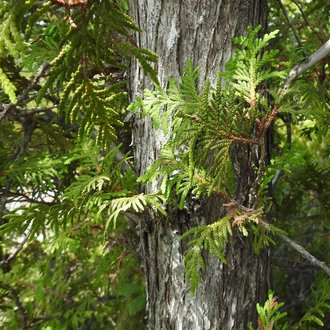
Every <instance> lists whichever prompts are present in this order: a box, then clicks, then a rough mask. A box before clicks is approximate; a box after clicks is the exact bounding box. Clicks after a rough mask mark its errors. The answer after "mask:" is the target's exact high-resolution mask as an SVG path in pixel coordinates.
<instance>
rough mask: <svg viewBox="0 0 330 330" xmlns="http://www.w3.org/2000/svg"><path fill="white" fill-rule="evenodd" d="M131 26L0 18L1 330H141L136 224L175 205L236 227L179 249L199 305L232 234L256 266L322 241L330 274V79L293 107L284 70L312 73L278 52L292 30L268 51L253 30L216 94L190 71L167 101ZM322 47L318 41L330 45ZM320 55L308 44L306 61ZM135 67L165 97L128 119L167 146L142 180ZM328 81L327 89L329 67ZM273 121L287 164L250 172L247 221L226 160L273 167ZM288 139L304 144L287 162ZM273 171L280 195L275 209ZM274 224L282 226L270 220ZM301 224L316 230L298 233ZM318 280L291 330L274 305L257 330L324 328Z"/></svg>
mask: <svg viewBox="0 0 330 330" xmlns="http://www.w3.org/2000/svg"><path fill="white" fill-rule="evenodd" d="M313 6H315V5H313ZM316 7H317V6H316ZM274 8H275V6H274ZM126 10H127V5H126V3H125V1H123V0H103V1H80V2H79V1H78V4H77V5H76V6H65V3H64V2H63V1H38V0H30V1H14V0H9V1H3V2H1V3H0V84H1V90H0V102H1V103H0V125H1V129H0V157H1V160H2V161H1V164H0V173H1V177H0V186H1V202H0V216H1V217H0V225H1V227H0V267H1V280H0V325H1V327H4V328H8V329H17V328H20V327H21V328H24V329H27V328H31V327H32V328H36V329H39V328H40V329H45V328H51V329H93V328H97V329H112V328H115V329H122V328H123V329H124V328H125V329H126V328H130V327H133V326H134V327H135V328H141V329H143V328H144V327H145V324H144V307H145V294H144V288H143V284H142V282H143V281H142V274H141V270H140V265H139V259H138V257H137V255H136V246H137V245H138V244H137V242H136V240H137V235H136V218H137V215H138V216H139V217H138V219H139V225H141V219H144V218H145V217H148V213H149V212H159V213H161V214H162V215H163V216H164V217H165V219H166V217H168V215H167V213H166V210H167V207H168V206H169V205H171V206H173V205H175V206H178V207H179V208H181V209H185V208H189V209H191V207H190V204H193V203H194V202H196V201H198V200H200V199H202V198H207V197H209V196H210V195H211V194H216V195H218V196H220V197H222V198H223V200H224V203H225V204H226V208H227V213H228V214H227V215H226V216H225V217H223V218H221V219H219V220H218V221H217V222H214V223H212V224H208V225H201V226H198V227H195V228H192V229H191V230H190V231H188V232H186V233H184V234H183V236H182V240H188V243H187V245H188V250H187V253H186V255H185V263H186V275H187V279H188V281H190V285H191V289H192V291H194V290H195V289H196V287H197V285H198V283H199V281H200V278H201V274H202V271H203V270H204V267H205V264H204V260H203V253H205V250H206V251H207V252H209V253H211V254H214V255H216V256H218V257H219V259H220V261H221V262H224V263H225V262H226V260H225V256H224V252H225V247H226V243H227V242H228V241H229V240H230V239H231V235H232V234H233V232H234V231H239V232H241V234H242V235H243V236H244V235H253V238H254V240H255V252H256V253H257V252H258V251H259V250H260V249H261V248H262V247H263V246H265V245H266V246H267V245H269V244H270V243H274V242H275V236H276V233H277V232H280V233H283V230H285V231H286V232H287V233H288V234H289V235H290V236H292V235H293V236H294V235H296V236H298V235H299V234H300V233H305V232H306V227H307V230H308V231H313V230H314V229H315V228H316V230H315V231H316V236H317V237H318V238H317V241H316V243H315V244H314V245H313V252H314V253H316V255H319V256H320V259H323V257H324V260H325V261H326V262H329V260H330V259H329V255H327V256H324V255H322V253H320V251H322V250H323V251H327V250H329V249H328V242H327V241H326V240H325V239H324V238H323V236H324V235H327V234H326V233H327V231H328V229H329V228H328V225H327V222H326V221H325V220H324V219H326V218H327V216H328V211H327V210H328V209H329V208H327V206H328V201H329V198H328V195H329V191H330V189H329V187H328V180H326V178H327V176H328V175H329V172H330V162H329V161H328V160H329V148H328V145H329V143H328V142H329V132H328V126H329V119H330V117H329V92H328V91H329V89H327V86H328V84H329V80H328V78H325V79H323V80H321V77H320V78H315V76H313V74H315V71H313V73H312V74H308V73H306V74H305V75H304V77H302V79H299V81H297V82H295V83H294V84H293V85H292V86H290V91H289V92H288V93H287V94H286V95H284V96H283V95H282V94H281V92H280V88H281V85H283V82H284V78H285V76H286V73H287V70H286V69H287V68H290V67H292V66H293V64H294V63H295V62H296V61H298V60H300V59H301V57H300V58H296V57H295V56H293V54H292V53H293V51H294V49H293V50H290V47H287V48H288V53H285V52H284V51H283V50H281V53H279V51H278V50H276V48H275V47H273V45H272V44H273V43H274V39H275V37H276V38H284V37H285V36H284V35H283V31H285V30H284V29H283V28H281V26H279V29H280V33H279V34H278V32H277V31H275V30H274V31H273V32H271V33H269V34H266V35H265V36H264V37H263V38H259V37H258V36H257V35H258V33H259V32H260V28H255V29H252V28H250V29H249V31H248V33H247V36H244V37H239V38H236V39H235V43H236V45H237V47H238V49H237V51H236V53H235V54H234V56H233V58H232V59H231V61H230V62H229V63H228V65H227V70H226V72H225V73H219V76H218V80H217V82H216V84H215V86H213V85H211V83H210V81H205V82H204V84H203V85H204V87H203V89H202V91H199V90H198V89H197V87H196V85H197V84H196V83H197V80H198V79H199V69H198V68H194V67H193V66H192V64H191V63H187V65H186V69H185V72H184V75H183V77H182V78H181V80H180V81H178V82H177V81H175V80H174V79H171V78H170V79H169V84H168V85H169V87H168V88H167V89H166V90H164V89H162V88H160V86H158V84H157V78H156V75H155V72H154V71H153V69H152V62H155V61H156V55H155V54H153V53H152V52H150V51H148V50H145V49H140V48H138V47H137V46H136V44H135V41H134V37H133V35H134V33H135V32H139V29H138V27H137V26H136V25H135V24H134V22H133V21H132V20H131V18H130V17H129V16H127V14H126ZM315 10H319V8H316V9H315ZM275 16H276V17H280V15H278V14H277V15H275ZM323 16H324V15H323ZM279 22H281V21H280V20H279ZM274 24H275V25H276V26H277V25H278V22H276V21H275V23H274ZM326 28H327V27H325V28H324V29H326ZM322 33H324V31H322V29H321V28H320V31H319V33H318V34H320V35H321V38H322ZM308 38H310V32H308V33H306V39H308ZM308 40H309V39H308ZM313 40H314V39H313ZM283 44H284V43H283ZM316 48H317V45H316V44H312V45H311V49H310V51H311V52H312V51H313V50H315V49H316ZM290 51H291V53H290ZM279 56H284V57H286V62H283V61H282V62H280V61H279ZM132 58H136V59H137V60H138V61H139V62H140V65H141V67H142V68H143V70H144V72H145V73H146V74H149V75H150V77H151V78H152V79H153V80H154V81H155V89H154V90H153V91H146V92H145V94H144V97H143V98H142V97H141V98H140V99H138V100H136V102H135V103H134V104H132V105H131V106H130V107H129V110H134V109H135V110H137V109H140V108H142V110H143V112H144V114H145V115H149V116H151V118H152V119H153V123H154V126H155V128H156V129H157V128H160V129H162V130H164V132H165V133H166V134H168V136H169V140H168V143H167V145H166V146H165V147H164V149H163V150H162V155H161V157H160V158H159V159H158V160H156V162H155V163H154V164H152V165H151V167H150V168H149V170H148V171H147V173H145V174H144V175H142V176H141V177H140V178H139V179H138V180H136V177H135V175H134V164H133V161H132V159H131V157H130V156H129V153H127V151H128V150H129V147H128V143H127V144H125V140H124V139H122V138H120V139H118V136H120V137H122V136H123V135H125V134H126V132H125V130H126V127H125V126H124V124H123V123H124V118H125V116H126V106H127V97H126V81H125V79H126V78H127V77H126V74H127V73H126V72H127V67H128V65H129V61H130V60H131V59H132ZM322 65H323V66H322V70H323V71H324V73H325V76H326V73H327V72H328V70H329V67H328V66H327V65H326V64H322ZM280 66H284V68H285V70H282V69H279V67H280ZM306 79H309V80H306ZM311 82H312V83H311ZM265 92H267V93H265ZM277 104H279V105H280V108H278V107H275V106H274V105H277ZM275 110H276V111H275ZM275 112H276V113H275ZM273 115H274V117H273V118H272V116H273ZM274 118H275V121H274ZM288 118H289V119H290V120H289V124H288ZM270 119H271V122H272V123H274V125H275V126H276V128H277V135H276V142H277V145H278V147H277V150H276V151H275V152H274V154H273V155H272V156H273V159H272V161H271V163H270V164H269V166H268V167H265V166H263V161H264V159H263V158H261V159H262V161H261V162H260V164H259V166H258V167H257V168H256V169H255V171H256V177H257V180H256V183H255V185H254V186H253V187H251V192H252V193H254V194H255V196H256V199H255V203H254V204H253V205H240V204H238V203H237V202H236V201H235V200H234V198H233V194H234V190H235V183H234V182H235V180H234V175H233V168H232V162H231V155H230V152H231V150H232V147H233V145H235V144H240V143H241V144H249V145H251V146H255V147H257V148H260V149H261V152H262V153H265V150H264V149H263V147H264V144H263V143H264V142H263V137H264V134H265V132H266V130H267V128H268V126H267V125H268V124H269V122H270ZM125 125H126V124H125ZM285 128H286V130H287V132H286V130H285ZM290 130H292V135H293V136H294V142H293V143H292V144H291V145H290V146H288V145H287V144H286V141H285V135H286V133H288V134H289V131H290ZM121 140H123V141H121ZM121 142H123V143H121ZM278 171H282V172H281V173H282V175H283V179H282V180H281V181H279V183H278V185H277V187H274V191H273V193H272V195H271V196H269V195H268V190H269V186H270V184H271V182H272V180H273V179H274V176H276V174H277V173H278ZM155 180H157V181H158V182H160V191H159V192H157V193H155V194H149V195H145V194H143V193H140V192H139V189H138V188H139V187H138V185H139V184H144V183H146V182H153V181H155ZM315 196H316V197H315ZM269 210H271V211H270V214H268V215H267V216H268V217H269V216H270V217H271V218H272V220H271V223H268V222H266V220H265V219H266V211H269ZM141 213H142V214H141ZM318 213H321V214H318ZM139 214H140V215H139ZM288 216H289V221H288V218H287V217H288ZM306 216H317V217H318V218H319V219H320V222H319V223H316V224H315V223H309V222H307V221H306V220H304V221H301V218H304V217H306ZM142 221H143V220H142ZM291 222H292V223H293V224H292V223H291ZM275 226H276V227H275ZM279 228H281V229H279ZM325 237H327V236H325ZM276 243H277V244H278V242H277V240H276ZM281 249H282V247H281V246H280V248H279V251H280V252H281ZM285 251H286V250H285ZM293 258H294V256H290V260H292V259H293ZM290 262H291V261H290ZM275 272H276V269H275ZM313 274H314V278H315V279H316V281H315V283H314V286H313V288H314V289H313V295H306V297H305V296H303V299H304V302H305V303H306V304H308V307H307V308H305V309H304V311H303V312H301V313H300V314H299V315H295V320H294V321H296V320H297V319H298V318H300V321H298V323H297V322H296V323H295V325H294V324H293V322H291V320H290V319H287V321H285V322H286V323H283V322H282V321H283V318H282V317H283V316H284V314H283V313H281V312H279V308H280V307H282V305H281V304H277V302H276V300H275V298H274V297H273V295H272V293H270V295H269V299H268V300H267V302H266V303H265V305H264V306H261V305H257V312H258V315H259V321H258V322H259V327H260V328H261V327H264V328H267V327H270V326H271V327H272V326H273V325H274V324H275V325H276V326H278V328H281V329H287V328H294V327H296V328H297V329H299V328H303V327H306V328H308V329H314V328H315V326H317V325H321V324H325V323H326V320H327V317H328V316H327V314H326V312H327V310H328V309H329V300H330V297H329V295H328V292H329V280H328V279H327V278H325V277H324V276H323V274H321V273H320V272H319V273H317V272H316V271H314V273H313ZM277 276H278V280H277V283H276V285H277V286H276V288H275V289H276V291H280V293H281V295H284V296H285V293H284V292H285V289H286V286H287V283H286V282H285V279H284V276H279V275H277ZM309 284H311V283H309ZM292 296H293V297H294V298H296V292H294V293H293V294H292ZM295 300H297V299H295ZM284 306H285V305H284ZM311 306H312V307H311ZM291 312H292V311H291V310H290V313H291ZM281 322H282V323H281Z"/></svg>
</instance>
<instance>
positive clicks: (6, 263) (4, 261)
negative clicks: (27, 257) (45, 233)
mask: <svg viewBox="0 0 330 330" xmlns="http://www.w3.org/2000/svg"><path fill="white" fill-rule="evenodd" d="M29 236H30V232H28V233H27V234H26V236H25V237H24V239H23V241H22V242H21V244H20V245H19V246H18V248H17V249H16V251H15V252H14V253H13V254H12V255H10V256H9V257H8V258H7V259H5V260H2V261H1V262H0V267H4V266H8V265H9V263H10V262H11V261H13V260H14V259H15V258H16V257H17V255H18V254H19V253H20V252H21V251H22V249H23V247H24V245H25V243H26V242H27V241H28V239H29Z"/></svg>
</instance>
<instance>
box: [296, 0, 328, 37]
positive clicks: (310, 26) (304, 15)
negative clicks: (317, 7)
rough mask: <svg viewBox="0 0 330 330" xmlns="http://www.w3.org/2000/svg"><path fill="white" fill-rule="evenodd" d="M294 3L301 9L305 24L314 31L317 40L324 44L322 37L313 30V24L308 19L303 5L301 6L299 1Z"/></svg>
mask: <svg viewBox="0 0 330 330" xmlns="http://www.w3.org/2000/svg"><path fill="white" fill-rule="evenodd" d="M292 2H293V3H294V4H295V5H296V6H297V8H298V9H299V11H300V13H301V15H302V17H303V19H304V21H305V23H306V24H307V25H308V26H309V28H310V29H311V30H312V31H313V33H314V34H315V35H316V36H317V38H318V39H319V40H320V41H321V42H323V40H322V36H321V35H320V34H319V33H318V32H317V31H316V30H315V29H314V28H313V26H312V24H310V22H309V20H308V19H307V17H306V14H305V12H304V11H303V9H302V7H301V5H300V4H299V2H298V1H297V0H292Z"/></svg>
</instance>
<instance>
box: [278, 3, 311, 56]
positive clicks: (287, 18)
mask: <svg viewBox="0 0 330 330" xmlns="http://www.w3.org/2000/svg"><path fill="white" fill-rule="evenodd" d="M277 2H278V4H279V5H280V7H281V9H282V12H283V14H284V16H285V18H286V20H287V21H288V23H289V25H290V28H291V30H292V32H293V34H294V37H295V38H296V40H297V42H298V45H299V47H300V48H301V50H302V52H303V54H304V55H305V56H307V54H306V52H305V50H304V46H303V44H302V42H301V40H300V38H299V34H298V32H297V31H296V29H295V27H294V26H293V24H292V23H291V20H290V18H289V15H288V13H287V11H286V9H285V7H284V5H283V3H282V1H281V0H277Z"/></svg>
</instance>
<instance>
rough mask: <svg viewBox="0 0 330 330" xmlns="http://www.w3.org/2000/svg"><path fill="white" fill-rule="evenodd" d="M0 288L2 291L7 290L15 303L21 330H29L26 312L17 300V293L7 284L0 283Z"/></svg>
mask: <svg viewBox="0 0 330 330" xmlns="http://www.w3.org/2000/svg"><path fill="white" fill-rule="evenodd" d="M0 287H2V288H3V289H5V290H7V291H8V292H9V294H10V295H11V296H12V298H13V300H14V301H15V304H16V306H17V308H18V310H19V312H20V314H21V316H22V329H23V330H28V329H29V326H28V324H29V322H28V317H27V312H26V310H25V308H24V307H23V305H22V303H21V301H20V299H19V295H18V293H17V291H16V290H15V289H14V288H13V287H12V286H11V285H9V284H7V283H5V282H3V281H0Z"/></svg>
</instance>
